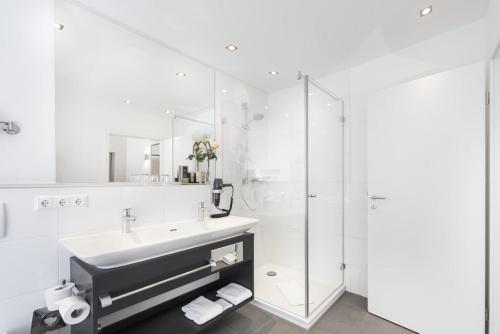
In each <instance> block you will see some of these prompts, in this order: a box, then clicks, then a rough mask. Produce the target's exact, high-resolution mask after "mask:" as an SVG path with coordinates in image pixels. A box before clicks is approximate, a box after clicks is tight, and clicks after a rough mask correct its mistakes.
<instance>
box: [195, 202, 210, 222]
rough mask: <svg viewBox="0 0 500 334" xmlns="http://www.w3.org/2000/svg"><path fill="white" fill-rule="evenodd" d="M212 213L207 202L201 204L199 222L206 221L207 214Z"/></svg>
mask: <svg viewBox="0 0 500 334" xmlns="http://www.w3.org/2000/svg"><path fill="white" fill-rule="evenodd" d="M208 211H210V207H208V206H207V204H206V203H205V202H200V206H198V221H199V222H202V221H205V212H208Z"/></svg>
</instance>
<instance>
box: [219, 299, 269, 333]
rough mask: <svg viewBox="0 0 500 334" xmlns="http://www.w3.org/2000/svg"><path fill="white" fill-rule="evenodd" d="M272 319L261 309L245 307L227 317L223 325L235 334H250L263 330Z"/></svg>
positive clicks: (250, 306)
mask: <svg viewBox="0 0 500 334" xmlns="http://www.w3.org/2000/svg"><path fill="white" fill-rule="evenodd" d="M273 319H274V317H273V316H272V315H271V314H269V313H267V312H265V311H262V310H261V309H259V308H257V307H255V306H253V305H246V306H245V307H242V308H240V309H239V310H238V311H236V312H234V313H233V314H231V315H230V316H228V317H227V318H226V319H225V320H224V322H223V324H224V326H225V327H226V328H228V329H230V330H232V331H233V332H235V333H237V334H252V333H255V332H257V331H258V330H260V329H261V328H263V327H264V326H265V325H266V324H267V323H268V322H270V321H272V320H273Z"/></svg>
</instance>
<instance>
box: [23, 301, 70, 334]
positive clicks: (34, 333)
mask: <svg viewBox="0 0 500 334" xmlns="http://www.w3.org/2000/svg"><path fill="white" fill-rule="evenodd" d="M64 327H66V324H65V323H64V321H63V320H62V317H61V314H59V311H57V310H56V311H49V310H48V309H47V308H46V307H44V308H40V309H37V310H35V311H33V318H32V320H31V334H44V333H48V332H52V331H55V330H58V329H61V328H64Z"/></svg>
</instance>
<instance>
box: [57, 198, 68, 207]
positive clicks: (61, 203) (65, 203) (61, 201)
mask: <svg viewBox="0 0 500 334" xmlns="http://www.w3.org/2000/svg"><path fill="white" fill-rule="evenodd" d="M71 204H72V203H71V200H70V198H69V197H58V198H57V202H56V205H57V207H58V208H69V207H70V206H71Z"/></svg>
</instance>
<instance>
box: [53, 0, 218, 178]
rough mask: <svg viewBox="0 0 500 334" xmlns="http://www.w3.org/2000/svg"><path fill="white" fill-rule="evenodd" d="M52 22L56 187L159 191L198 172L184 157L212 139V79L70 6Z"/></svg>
mask: <svg viewBox="0 0 500 334" xmlns="http://www.w3.org/2000/svg"><path fill="white" fill-rule="evenodd" d="M56 21H57V22H61V24H63V25H64V29H63V30H58V31H57V33H56V113H55V123H56V138H55V141H56V179H57V182H63V183H72V182H78V183H89V182H90V183H92V182H99V183H103V182H135V183H167V182H169V181H173V180H174V179H175V178H176V177H177V172H178V166H187V167H188V171H189V172H190V173H196V172H197V169H200V168H202V166H201V165H200V164H196V163H194V161H192V160H189V159H187V157H188V156H189V154H191V152H192V149H193V144H194V143H195V142H196V141H198V140H200V139H201V138H205V139H206V140H209V141H212V140H213V139H214V137H215V130H214V129H215V128H214V123H215V121H214V118H215V117H214V71H213V70H212V69H210V68H208V67H206V66H204V65H201V64H199V63H197V62H196V61H193V60H192V59H190V58H188V57H186V56H184V55H181V54H178V53H176V52H174V51H172V50H170V49H168V48H167V47H165V46H163V45H161V44H159V43H157V42H155V41H152V40H151V39H148V38H147V37H144V36H142V35H139V34H136V33H135V32H132V31H130V30H128V29H126V28H124V27H123V26H121V25H118V24H116V23H114V22H110V21H108V20H107V19H105V18H103V17H100V16H98V15H96V14H94V13H90V12H88V11H86V10H85V9H83V8H81V7H79V6H77V5H75V4H73V3H69V2H66V1H57V3H56ZM213 165H215V164H213ZM214 167H215V166H214ZM214 167H213V168H214ZM207 168H208V167H207ZM210 168H212V167H210ZM207 171H208V170H207ZM179 182H180V181H179Z"/></svg>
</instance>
